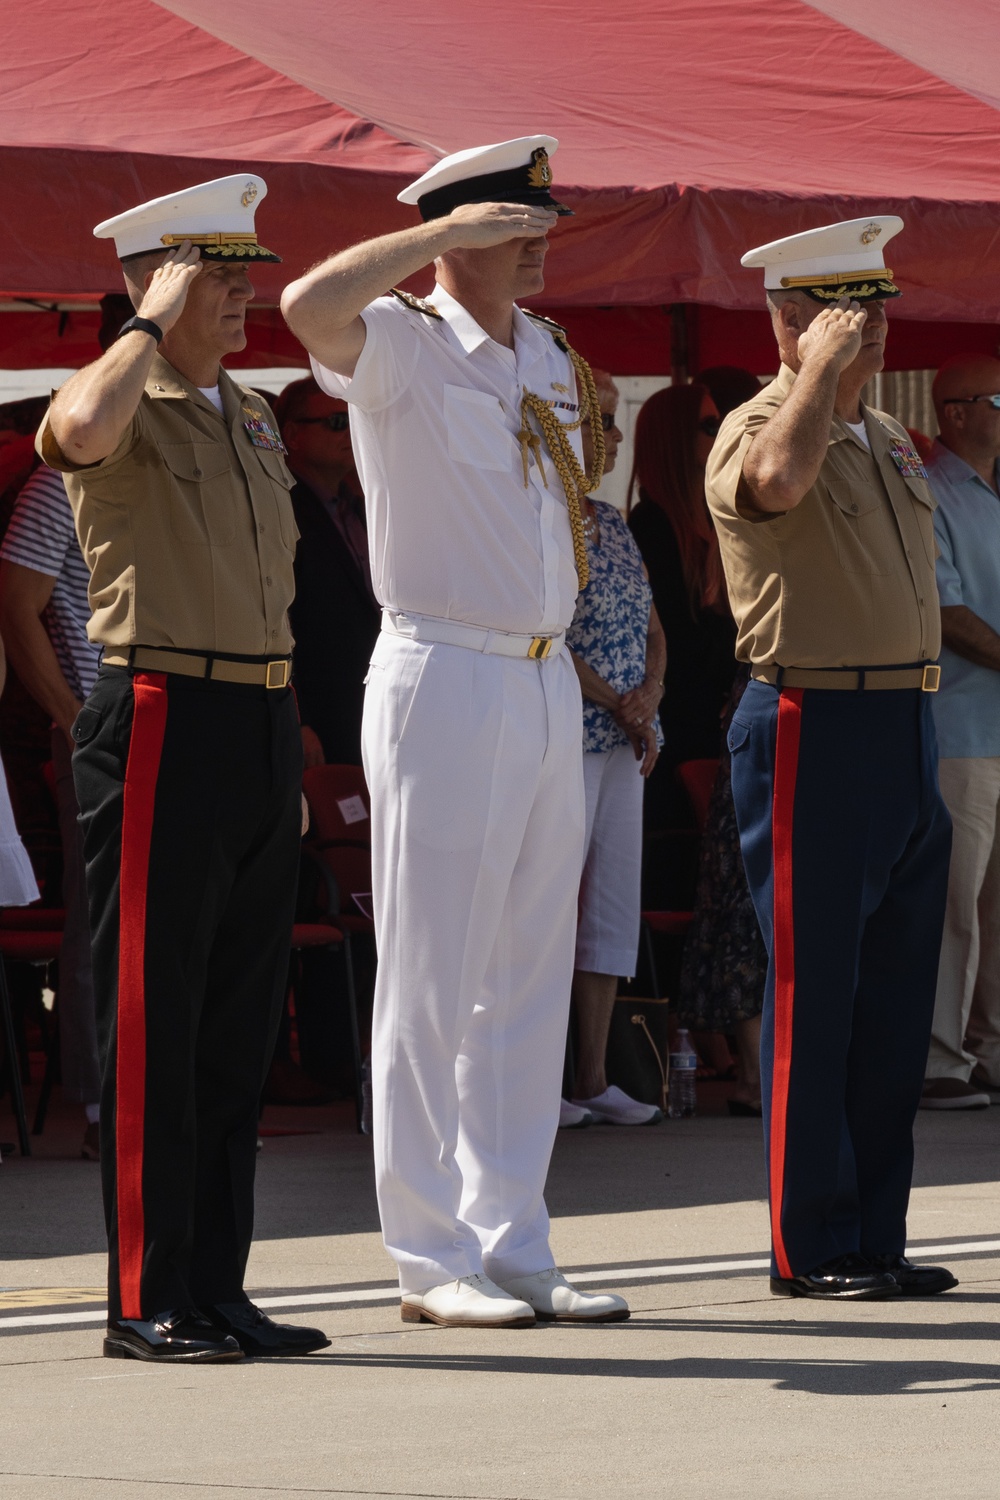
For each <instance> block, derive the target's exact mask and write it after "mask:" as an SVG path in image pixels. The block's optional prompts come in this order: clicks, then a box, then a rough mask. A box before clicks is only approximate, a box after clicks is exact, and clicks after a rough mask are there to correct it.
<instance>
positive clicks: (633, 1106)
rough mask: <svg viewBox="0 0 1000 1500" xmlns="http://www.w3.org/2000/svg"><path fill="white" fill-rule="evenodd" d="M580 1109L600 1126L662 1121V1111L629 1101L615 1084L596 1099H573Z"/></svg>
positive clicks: (651, 1106)
mask: <svg viewBox="0 0 1000 1500" xmlns="http://www.w3.org/2000/svg"><path fill="white" fill-rule="evenodd" d="M572 1102H573V1103H574V1104H575V1105H577V1106H578V1108H580V1109H585V1110H587V1111H589V1113H590V1114H591V1115H593V1117H594V1119H595V1120H597V1121H598V1123H599V1124H601V1125H656V1124H658V1123H659V1121H660V1120H662V1119H663V1110H662V1109H657V1107H656V1105H655V1104H640V1103H639V1100H638V1099H630V1098H629V1096H628V1094H626V1093H624V1092H623V1091H622V1090H621V1089H620V1088H618V1086H617V1084H614V1083H613V1084H612V1085H611V1087H610V1088H606V1089H605V1090H604V1093H603V1094H598V1095H597V1098H596V1099H574V1100H573V1101H572Z"/></svg>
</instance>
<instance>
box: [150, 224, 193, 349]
mask: <svg viewBox="0 0 1000 1500" xmlns="http://www.w3.org/2000/svg"><path fill="white" fill-rule="evenodd" d="M200 269H201V251H200V250H199V249H198V246H197V245H192V243H191V241H190V240H183V241H182V242H181V244H179V245H178V247H177V249H176V251H175V252H174V254H173V255H168V256H167V258H166V260H165V261H164V262H163V264H162V266H158V267H157V268H156V270H155V271H154V272H153V279H152V280H151V281H150V283H149V286H148V288H147V289H146V295H145V296H144V297H143V299H142V304H141V306H140V308H139V316H140V317H141V318H151V319H152V321H153V322H154V323H156V324H157V326H158V327H160V328H162V329H163V332H164V333H166V332H167V331H168V330H169V329H171V328H173V326H174V324H175V323H176V322H177V319H178V318H179V317H180V315H181V313H182V312H183V311H184V304H185V302H186V301H187V295H188V291H189V290H190V287H191V283H192V281H193V280H194V278H195V277H196V276H197V274H198V272H199V271H200Z"/></svg>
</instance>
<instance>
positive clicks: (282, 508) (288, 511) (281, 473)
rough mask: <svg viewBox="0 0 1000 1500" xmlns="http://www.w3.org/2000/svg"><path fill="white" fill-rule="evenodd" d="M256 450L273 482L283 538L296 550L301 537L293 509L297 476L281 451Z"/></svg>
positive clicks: (279, 525)
mask: <svg viewBox="0 0 1000 1500" xmlns="http://www.w3.org/2000/svg"><path fill="white" fill-rule="evenodd" d="M254 452H255V453H256V455H257V458H258V461H259V463H260V466H261V468H262V469H263V470H264V473H265V474H266V475H267V477H268V479H269V480H270V482H271V489H272V491H273V493H274V503H275V506H276V507H277V511H278V527H279V530H280V532H281V540H282V541H283V542H284V544H285V546H286V547H288V548H290V549H291V550H294V548H295V543H296V542H297V541H298V539H299V528H298V527H297V526H296V524H295V512H294V510H293V509H292V498H291V493H290V491H291V488H292V486H293V485H294V483H295V476H294V474H293V473H292V472H291V470H290V469H289V467H288V465H287V464H286V463H285V460H284V459H283V458H282V456H281V454H280V453H274V452H272V451H271V450H270V449H268V448H255V449H254Z"/></svg>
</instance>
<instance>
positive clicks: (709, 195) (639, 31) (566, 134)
mask: <svg viewBox="0 0 1000 1500" xmlns="http://www.w3.org/2000/svg"><path fill="white" fill-rule="evenodd" d="M967 10H968V15H969V18H970V24H969V26H966V25H965V17H966V12H967ZM173 12H176V14H174V13H173ZM911 12H912V16H913V26H912V28H911V27H910V25H909V24H908V23H909V19H910V16H911ZM996 15H997V4H996V0H962V7H961V16H962V25H959V26H952V27H950V28H948V27H945V26H943V25H942V21H941V13H940V9H939V7H937V8H932V0H910V3H909V4H908V5H907V6H905V7H904V6H903V5H902V4H901V3H900V0H824V3H822V4H819V5H810V4H806V3H804V0H756V3H755V4H754V5H752V6H751V5H747V4H746V3H745V0H699V3H697V4H695V3H694V0H670V4H666V5H665V4H664V3H663V0H633V3H632V4H630V5H629V6H627V7H624V8H619V10H618V11H617V12H616V13H615V14H614V15H613V16H610V17H609V13H608V10H607V6H606V4H603V3H601V4H598V0H574V3H573V4H572V5H570V4H569V0H531V3H530V4H528V3H527V0H508V3H507V4H506V5H504V6H502V7H494V6H478V7H476V6H469V5H468V3H467V0H461V4H460V3H459V0H431V3H430V4H428V5H424V6H420V7H416V8H414V7H413V6H412V5H410V4H409V0H382V3H381V4H380V6H379V11H378V27H377V30H375V29H374V28H373V18H372V12H371V9H370V7H369V8H365V7H361V6H341V7H338V8H337V9H336V12H335V15H334V13H333V12H331V9H330V6H329V3H328V0H282V5H281V7H280V24H279V22H278V20H277V19H276V15H275V10H274V6H273V4H272V3H271V0H241V4H240V5H239V6H238V7H235V6H233V5H232V4H231V0H177V3H172V4H171V5H169V6H164V5H157V4H154V3H153V0H132V3H130V4H129V5H128V6H123V5H121V4H120V0H34V3H33V4H32V5H31V6H22V7H20V8H19V9H15V7H12V6H8V7H7V8H6V10H5V12H4V14H3V18H2V19H0V173H2V176H3V181H4V185H5V203H4V207H5V232H4V235H3V237H2V242H0V293H2V292H7V293H16V294H22V295H23V294H26V293H37V292H58V293H63V294H71V293H79V292H86V291H103V290H109V289H111V288H112V287H114V286H116V285H117V271H116V267H115V264H114V260H113V254H112V251H111V249H110V247H109V246H108V245H106V244H99V243H98V242H96V241H94V239H93V237H92V234H91V228H92V226H93V224H95V223H96V222H97V221H98V220H99V219H101V218H104V217H106V216H108V215H109V214H112V213H115V212H118V211H120V210H121V209H122V208H123V207H125V206H128V205H130V204H134V203H136V202H139V201H141V200H142V199H143V198H146V197H152V196H155V195H157V194H159V193H164V192H167V191H170V190H172V189H174V188H176V187H179V186H181V185H183V184H187V183H190V182H193V181H198V180H202V179H205V178H208V177H211V176H216V175H222V174H225V173H229V172H231V171H233V170H234V166H245V167H246V168H248V169H252V170H255V171H259V172H260V173H262V175H264V177H265V179H266V180H267V182H268V184H269V188H270V194H269V196H268V198H267V199H266V201H265V202H264V203H263V205H262V207H261V212H260V225H261V230H262V235H263V236H265V237H266V240H267V242H268V243H273V244H274V245H275V246H276V248H277V249H278V250H279V252H281V253H283V254H284V255H285V256H286V262H285V265H284V267H278V268H273V269H269V270H267V271H264V270H263V268H262V270H261V275H260V279H259V290H260V293H261V295H262V297H263V298H264V299H265V300H268V301H273V300H275V299H276V296H277V293H278V290H279V288H280V285H281V284H282V282H283V281H284V280H287V279H289V278H290V277H291V276H294V275H295V274H297V272H298V271H300V270H301V269H302V268H303V267H304V266H305V265H307V264H309V263H310V262H312V261H314V260H316V259H318V258H319V257H321V256H322V255H324V254H326V253H327V252H328V251H330V250H331V249H335V248H340V247H342V246H344V245H346V244H349V243H350V242H351V241H352V240H356V239H358V238H361V237H365V236H369V235H372V234H377V233H379V232H382V231H385V230H389V229H392V228H396V227H399V226H400V225H402V224H406V223H411V222H413V215H412V211H410V210H406V209H403V208H402V207H401V206H400V205H398V204H397V203H396V201H395V195H396V193H397V192H398V191H399V188H400V187H401V186H402V185H403V183H405V182H406V181H408V180H410V179H411V178H412V177H413V176H415V175H417V173H419V172H420V171H421V170H423V168H424V167H425V166H426V165H427V164H428V163H429V161H430V160H431V156H430V154H429V151H430V149H431V148H432V147H433V148H435V149H447V150H450V149H454V148H456V147H458V146H464V145H468V144H469V143H470V142H476V141H485V140H496V139H500V138H502V137H503V136H505V135H512V134H515V133H523V132H525V131H529V130H536V129H544V130H551V131H552V132H553V133H554V134H555V135H557V136H558V137H559V138H560V139H561V141H562V145H561V148H560V151H559V153H558V155H557V156H556V158H555V161H554V168H555V173H556V180H557V184H558V187H559V192H560V194H561V195H563V196H564V197H565V199H566V201H567V202H568V203H569V204H570V205H571V206H573V207H574V208H575V209H576V210H577V217H576V218H575V219H571V220H567V221H565V222H564V223H562V224H561V225H560V226H559V228H558V230H557V231H556V233H555V234H554V236H553V254H552V256H551V257H550V261H549V277H548V284H547V290H546V301H547V302H548V303H550V304H551V305H558V306H561V307H568V308H585V307H592V308H599V307H601V306H623V307H635V306H638V305H648V306H651V307H655V306H662V305H665V304H669V303H672V302H679V301H683V302H699V303H703V304H710V305H713V306H717V307H728V308H734V309H746V310H752V309H757V308H759V305H760V278H759V276H758V275H757V274H756V273H754V272H749V271H743V270H742V269H741V268H740V266H739V256H740V254H741V252H742V251H743V250H745V249H747V248H748V247H750V246H752V245H754V244H759V243H761V242H762V241H764V240H767V239H771V238H774V237H776V236H779V235H782V234H788V233H792V232H794V231H796V230H799V229H803V228H807V227H810V226H812V225H815V224H817V223H821V222H825V221H828V220H830V219H834V218H838V217H847V216H852V215H861V214H868V213H872V212H874V211H875V210H876V209H878V210H882V211H887V212H898V213H900V214H901V215H902V217H903V218H904V219H905V220H906V224H907V227H906V230H905V232H904V233H903V234H901V235H900V236H899V238H898V239H897V240H894V241H893V245H892V259H891V261H890V264H891V265H892V267H893V269H894V270H895V272H896V274H897V276H898V277H899V279H900V281H901V282H902V284H903V285H904V286H905V287H906V291H907V295H906V297H905V298H904V299H903V302H902V304H901V305H900V307H899V309H898V313H897V314H896V315H897V317H898V318H899V320H900V321H902V320H909V319H917V320H925V319H930V318H934V319H938V318H941V319H948V320H952V321H967V322H970V323H975V322H989V323H993V322H996V321H1000V277H998V276H997V275H996V254H995V233H996V222H997V215H998V211H1000V181H998V177H997V172H996V162H997V160H998V158H1000V114H998V112H997V111H996V110H995V109H994V108H993V107H992V104H993V102H994V95H995V92H996V88H997V85H996V78H995V72H994V67H993V64H994V53H995V48H994V47H993V46H989V47H986V46H984V45H982V38H983V37H984V36H989V35H991V34H992V33H991V32H990V31H989V24H990V21H991V18H992V19H993V20H994V21H995V19H996ZM935 18H936V19H935ZM942 32H945V33H946V34H945V35H941V33H942ZM938 41H940V48H939V49H938V47H937V45H936V43H937V42H938ZM251 50H252V51H253V52H254V53H255V54H256V55H255V56H254V57H251V56H249V55H248V53H249V51H251ZM938 56H940V71H937V68H938V62H937V59H938ZM508 59H509V60H510V65H509V66H508V65H506V63H505V60H508ZM515 63H516V65H514V64H515ZM499 70H502V80H503V81H502V86H500V85H499V84H498V77H499ZM974 95H975V97H974ZM370 122H376V123H374V124H373V123H370ZM387 132H391V133H387ZM395 137H399V138H398V139H396V138H395ZM407 142H410V143H414V142H415V143H417V144H407Z"/></svg>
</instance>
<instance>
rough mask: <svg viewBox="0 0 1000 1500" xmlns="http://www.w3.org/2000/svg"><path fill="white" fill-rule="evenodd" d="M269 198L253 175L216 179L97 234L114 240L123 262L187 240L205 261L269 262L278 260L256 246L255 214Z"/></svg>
mask: <svg viewBox="0 0 1000 1500" xmlns="http://www.w3.org/2000/svg"><path fill="white" fill-rule="evenodd" d="M266 194H267V183H266V182H265V181H264V179H263V178H262V177H257V176H255V175H254V174H253V173H250V172H240V173H237V174H236V175H234V176H232V177H217V178H215V179H214V180H213V181H212V182H199V183H198V184H197V186H195V187H190V188H182V189H181V191H180V192H178V193H167V194H166V196H165V197H163V198H153V199H151V200H150V202H149V203H140V204H139V206H138V208H130V209H128V210H127V211H126V212H125V213H123V214H116V215H115V217H114V218H113V219H105V220H104V222H103V223H102V224H98V225H97V227H96V229H95V230H94V234H95V236H96V237H97V238H98V239H99V240H114V242H115V250H116V251H117V253H118V257H119V259H120V260H123V259H124V258H125V256H127V255H141V254H143V253H144V252H148V251H151V250H170V249H173V248H174V247H175V246H176V245H179V244H180V242H181V240H183V239H188V240H191V241H192V242H193V243H194V244H196V245H198V246H199V247H200V248H201V253H202V259H203V260H270V261H277V260H279V259H280V257H279V256H277V255H275V254H274V252H273V251H272V250H265V248H264V246H263V245H258V243H257V234H256V231H255V230H254V214H255V212H256V210H257V206H258V204H259V203H260V202H261V200H262V199H263V198H264V197H265V196H266Z"/></svg>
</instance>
